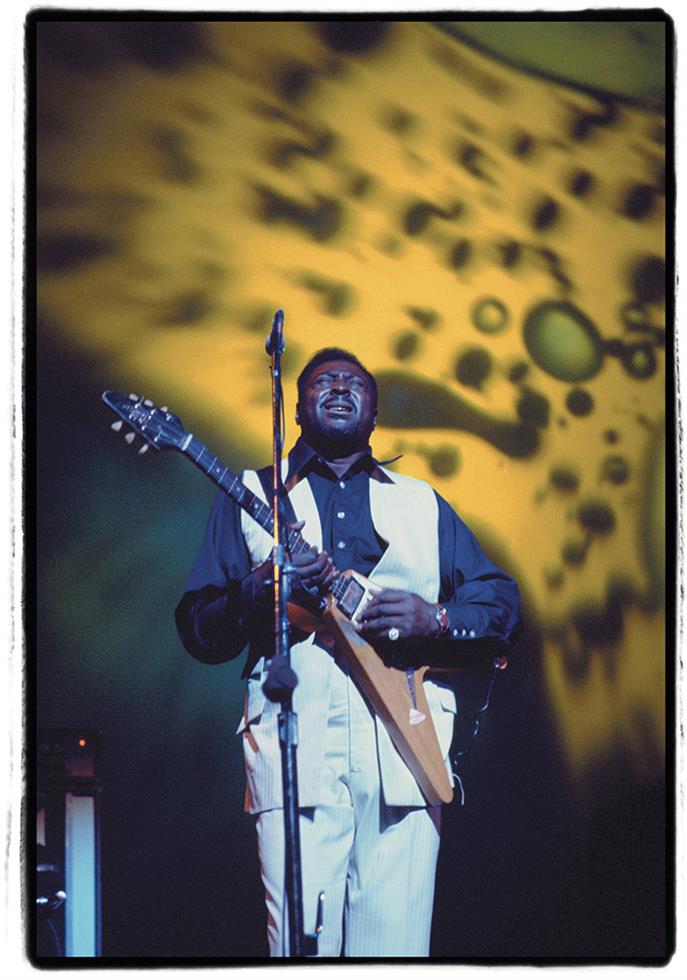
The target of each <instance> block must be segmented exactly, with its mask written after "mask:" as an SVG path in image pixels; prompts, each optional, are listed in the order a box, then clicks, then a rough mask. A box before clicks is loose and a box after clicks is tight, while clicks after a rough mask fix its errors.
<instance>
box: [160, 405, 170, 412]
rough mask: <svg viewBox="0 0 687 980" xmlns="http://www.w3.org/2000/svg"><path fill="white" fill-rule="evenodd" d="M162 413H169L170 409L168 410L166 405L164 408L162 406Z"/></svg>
mask: <svg viewBox="0 0 687 980" xmlns="http://www.w3.org/2000/svg"><path fill="white" fill-rule="evenodd" d="M160 411H161V412H168V411H169V409H168V408H167V406H166V405H163V406H162V408H161V409H160Z"/></svg>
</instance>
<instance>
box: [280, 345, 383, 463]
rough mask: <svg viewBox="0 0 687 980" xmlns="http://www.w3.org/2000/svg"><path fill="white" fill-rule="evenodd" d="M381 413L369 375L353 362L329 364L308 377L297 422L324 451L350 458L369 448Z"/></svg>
mask: <svg viewBox="0 0 687 980" xmlns="http://www.w3.org/2000/svg"><path fill="white" fill-rule="evenodd" d="M376 417H377V410H376V407H375V405H374V393H373V390H372V388H371V386H370V382H369V380H368V379H367V376H366V375H365V373H364V372H363V371H362V370H361V369H360V368H359V367H358V366H357V365H356V364H352V363H351V362H350V361H339V360H334V361H325V362H324V363H322V364H319V365H318V366H317V367H316V368H315V370H314V371H312V373H311V374H310V377H309V378H308V380H307V382H306V385H305V389H304V391H303V395H302V398H301V400H300V402H299V403H298V407H297V413H296V421H297V422H298V423H299V425H300V426H301V428H302V430H303V438H304V439H305V440H306V442H308V443H309V444H310V445H311V446H312V447H313V448H314V449H317V450H319V451H320V452H324V453H329V455H330V457H331V456H332V453H334V454H335V455H338V456H347V455H350V454H351V453H354V452H358V451H360V450H362V449H365V448H366V447H367V444H368V442H369V439H370V433H371V432H372V430H373V429H374V426H375V419H376Z"/></svg>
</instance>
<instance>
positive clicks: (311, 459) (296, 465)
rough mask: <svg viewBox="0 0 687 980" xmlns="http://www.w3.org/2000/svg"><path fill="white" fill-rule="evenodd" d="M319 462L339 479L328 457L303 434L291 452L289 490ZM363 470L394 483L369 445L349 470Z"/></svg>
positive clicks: (379, 479)
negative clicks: (322, 454) (304, 437)
mask: <svg viewBox="0 0 687 980" xmlns="http://www.w3.org/2000/svg"><path fill="white" fill-rule="evenodd" d="M318 463H319V464H321V465H322V466H324V467H326V470H325V471H324V472H328V473H331V474H332V478H333V479H338V478H337V477H335V475H334V472H333V470H331V469H330V468H329V466H328V465H327V461H326V459H322V457H321V456H320V455H319V453H318V452H317V451H316V450H315V449H313V447H312V446H310V445H309V444H308V443H307V442H306V441H305V439H303V437H302V436H301V437H300V438H299V439H298V440H297V441H296V444H295V445H294V447H293V449H292V450H291V452H290V453H289V471H288V475H287V477H286V487H287V491H288V490H290V489H291V488H292V487H293V486H295V484H296V483H298V481H299V480H302V479H303V477H305V476H307V475H308V473H309V472H310V470H311V469H312V468H313V466H316V465H317V464H318ZM361 470H366V471H367V473H368V474H369V476H370V479H372V480H378V481H379V482H380V483H393V480H392V479H391V478H390V477H389V475H388V474H387V473H385V472H384V470H383V469H382V465H381V463H379V462H378V461H377V460H376V459H375V458H374V456H373V455H372V450H371V449H370V447H369V446H368V447H367V452H366V453H365V454H364V455H363V456H361V457H360V458H359V459H357V460H356V461H355V463H354V464H353V466H352V467H351V469H350V470H349V471H348V472H349V473H351V472H352V473H358V472H360V471H361Z"/></svg>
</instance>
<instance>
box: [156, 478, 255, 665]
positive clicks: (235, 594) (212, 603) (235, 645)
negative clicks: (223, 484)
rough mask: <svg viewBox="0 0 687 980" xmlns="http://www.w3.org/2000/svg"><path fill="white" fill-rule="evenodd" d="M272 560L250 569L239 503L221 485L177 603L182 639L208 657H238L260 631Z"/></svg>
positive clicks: (219, 660)
mask: <svg viewBox="0 0 687 980" xmlns="http://www.w3.org/2000/svg"><path fill="white" fill-rule="evenodd" d="M270 572H271V563H270V562H267V563H265V565H261V566H259V568H257V569H255V571H251V562H250V556H249V554H248V548H247V546H246V542H245V540H244V537H243V533H242V531H241V513H240V509H239V507H238V505H237V504H236V503H235V502H234V501H233V500H232V499H231V498H230V497H228V496H227V495H226V494H225V493H223V492H222V491H220V492H219V493H218V494H217V495H216V496H215V499H214V501H213V505H212V509H211V511H210V516H209V518H208V523H207V527H206V530H205V536H204V538H203V541H202V543H201V546H200V550H199V551H198V555H197V556H196V560H195V562H194V564H193V567H192V569H191V574H190V576H189V579H188V582H187V584H186V590H185V592H184V595H183V596H182V599H181V601H180V603H179V605H178V606H177V608H176V613H175V619H176V626H177V631H178V633H179V637H180V639H181V642H182V643H183V644H184V646H185V647H186V649H187V650H188V652H189V653H190V654H191V656H193V657H195V658H196V659H197V660H202V661H204V662H205V663H222V662H224V661H226V660H232V659H233V658H234V657H237V656H238V655H239V654H240V653H241V651H242V650H243V648H244V647H245V646H246V643H248V641H249V639H250V640H253V639H254V638H255V635H256V632H259V631H260V622H261V621H262V622H264V621H265V619H266V620H267V621H268V622H269V617H264V616H263V617H260V616H259V615H258V613H259V612H260V610H262V609H263V608H264V601H265V592H266V589H267V587H266V585H265V582H266V579H267V578H269V576H270Z"/></svg>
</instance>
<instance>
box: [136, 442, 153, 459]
mask: <svg viewBox="0 0 687 980" xmlns="http://www.w3.org/2000/svg"><path fill="white" fill-rule="evenodd" d="M149 449H150V446H149V445H148V443H147V442H144V443H143V445H142V446H141V448H140V449H139V450H138V455H139V456H142V455H143V453H147V452H148V450H149Z"/></svg>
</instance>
